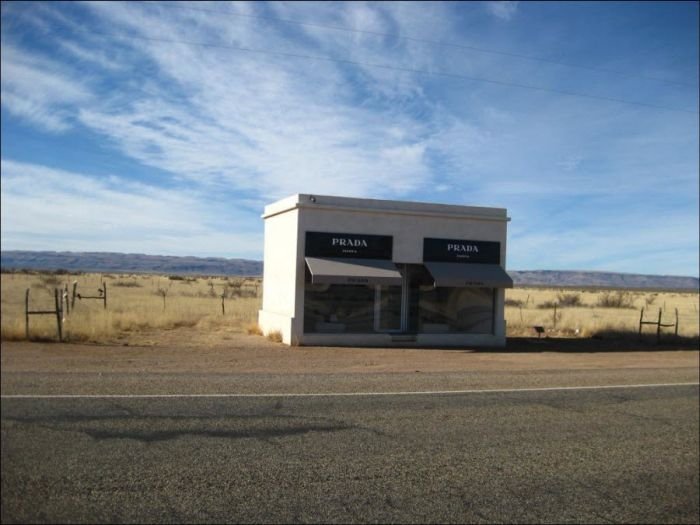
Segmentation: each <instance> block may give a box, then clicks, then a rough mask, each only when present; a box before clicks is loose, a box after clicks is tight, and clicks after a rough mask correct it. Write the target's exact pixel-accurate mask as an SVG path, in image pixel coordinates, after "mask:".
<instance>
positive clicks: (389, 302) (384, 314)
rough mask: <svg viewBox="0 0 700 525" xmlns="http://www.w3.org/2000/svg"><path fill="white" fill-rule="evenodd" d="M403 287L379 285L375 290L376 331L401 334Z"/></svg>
mask: <svg viewBox="0 0 700 525" xmlns="http://www.w3.org/2000/svg"><path fill="white" fill-rule="evenodd" d="M401 288H402V287H401V286H387V285H383V284H378V285H376V286H375V288H374V331H375V332H400V331H401V324H402V323H401V319H402V304H403V300H402V297H403V294H402V293H401Z"/></svg>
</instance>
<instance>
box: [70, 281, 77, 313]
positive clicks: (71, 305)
mask: <svg viewBox="0 0 700 525" xmlns="http://www.w3.org/2000/svg"><path fill="white" fill-rule="evenodd" d="M77 288H78V281H73V298H72V299H71V301H70V307H71V308H75V291H76V289H77Z"/></svg>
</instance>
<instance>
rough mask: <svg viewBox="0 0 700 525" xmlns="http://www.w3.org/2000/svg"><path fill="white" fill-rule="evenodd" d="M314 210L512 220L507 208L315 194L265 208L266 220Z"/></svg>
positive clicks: (287, 199) (301, 194)
mask: <svg viewBox="0 0 700 525" xmlns="http://www.w3.org/2000/svg"><path fill="white" fill-rule="evenodd" d="M300 208H313V209H325V210H335V211H351V212H365V213H382V214H387V213H388V214H400V215H426V216H441V217H459V218H468V219H479V220H487V221H510V218H509V217H508V216H507V213H506V209H505V208H487V207H484V206H460V205H456V204H433V203H427V202H410V201H390V200H382V199H360V198H353V197H335V196H331V195H315V194H313V195H311V194H306V193H298V194H296V195H291V196H289V197H286V198H284V199H281V200H279V201H277V202H273V203H272V204H269V205H268V206H265V212H264V213H263V215H262V217H263V219H267V218H269V217H272V216H274V215H279V214H281V213H285V212H288V211H291V210H294V209H300Z"/></svg>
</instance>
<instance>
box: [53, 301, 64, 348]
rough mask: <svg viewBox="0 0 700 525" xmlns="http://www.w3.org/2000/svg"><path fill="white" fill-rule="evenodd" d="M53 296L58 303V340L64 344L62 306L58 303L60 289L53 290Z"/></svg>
mask: <svg viewBox="0 0 700 525" xmlns="http://www.w3.org/2000/svg"><path fill="white" fill-rule="evenodd" d="M53 295H54V299H55V301H56V324H57V326H58V340H59V342H63V330H62V328H63V327H62V324H63V322H62V321H61V304H60V303H59V302H58V288H54V289H53Z"/></svg>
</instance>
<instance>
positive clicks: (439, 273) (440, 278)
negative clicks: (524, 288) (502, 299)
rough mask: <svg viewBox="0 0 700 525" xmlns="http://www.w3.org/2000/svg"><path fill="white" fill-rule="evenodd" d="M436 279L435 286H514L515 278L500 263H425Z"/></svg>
mask: <svg viewBox="0 0 700 525" xmlns="http://www.w3.org/2000/svg"><path fill="white" fill-rule="evenodd" d="M423 264H424V265H425V267H426V268H427V269H428V271H429V272H430V275H432V276H433V279H435V286H449V287H456V288H460V287H467V286H470V287H480V288H512V287H513V279H511V278H510V276H509V275H508V274H507V273H506V271H505V270H504V269H503V268H502V267H501V266H500V265H498V264H477V263H447V262H426V263H423Z"/></svg>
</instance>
